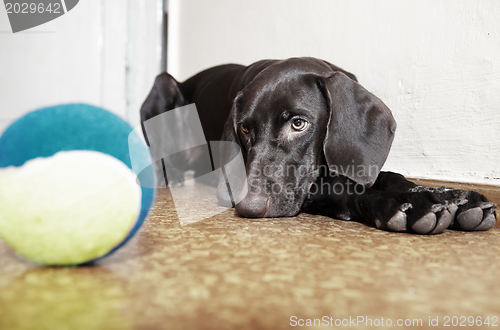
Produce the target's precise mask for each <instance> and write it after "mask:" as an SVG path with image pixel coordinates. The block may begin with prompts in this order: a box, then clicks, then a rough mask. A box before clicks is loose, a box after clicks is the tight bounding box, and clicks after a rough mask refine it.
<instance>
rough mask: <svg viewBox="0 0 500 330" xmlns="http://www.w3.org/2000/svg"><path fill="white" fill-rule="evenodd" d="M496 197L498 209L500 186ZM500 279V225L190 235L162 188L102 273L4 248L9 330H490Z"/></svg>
mask: <svg viewBox="0 0 500 330" xmlns="http://www.w3.org/2000/svg"><path fill="white" fill-rule="evenodd" d="M189 189H193V188H192V187H191V188H189V187H188V190H189ZM486 190H487V192H488V193H489V197H490V198H491V199H493V201H495V202H496V203H499V202H500V198H499V196H500V193H499V192H498V188H490V189H486ZM186 194H187V195H186V196H188V199H190V200H191V201H192V202H195V203H197V204H196V206H194V207H188V208H187V209H190V210H191V211H193V212H195V213H196V209H197V208H203V207H204V206H203V201H202V200H200V199H198V200H196V199H195V198H193V197H192V196H191V195H189V194H190V193H189V191H188V192H187V193H186ZM499 277H500V229H499V227H498V226H496V227H495V228H493V229H492V230H490V231H488V232H476V233H464V232H455V231H445V233H443V234H441V235H437V236H417V235H408V234H395V233H389V232H384V231H380V230H377V229H375V228H373V227H371V226H368V225H366V224H360V223H354V222H345V221H338V220H333V219H329V218H326V217H321V216H312V215H308V214H300V215H299V216H297V217H295V218H281V219H244V218H239V217H237V216H235V215H234V214H233V210H226V211H224V212H223V213H221V214H219V215H216V216H213V217H211V218H209V219H207V220H203V221H199V222H196V223H192V224H190V225H187V226H181V225H180V224H179V221H178V220H177V217H176V212H175V210H174V207H173V203H172V198H171V195H170V193H169V192H168V190H165V189H163V190H162V191H160V193H159V197H158V200H157V203H156V207H155V208H154V210H153V211H152V214H151V216H150V217H149V220H148V221H147V223H146V224H145V226H144V227H143V228H142V230H141V231H140V233H139V234H138V235H137V236H136V237H135V238H134V239H133V240H132V241H131V242H130V243H129V244H128V245H126V246H125V247H124V248H123V249H121V250H120V251H118V252H117V253H116V254H114V255H113V256H111V257H109V258H107V259H104V260H103V261H101V262H100V263H99V265H98V266H94V267H77V268H64V267H63V268H40V267H36V266H33V265H30V264H28V263H26V262H24V261H22V260H20V259H18V258H17V257H16V256H15V254H14V253H13V252H12V251H11V250H10V249H9V248H8V247H7V246H6V245H5V244H4V243H3V242H0V329H2V330H3V329H8V330H13V329H37V330H39V329H51V330H52V329H86V330H88V329H287V328H297V327H291V325H290V324H291V323H292V324H293V320H295V319H292V322H291V320H290V317H292V316H296V317H297V321H298V320H299V319H303V320H304V322H307V319H320V318H322V317H323V316H325V317H326V318H325V319H323V320H326V319H328V320H329V321H328V322H330V317H331V318H332V319H331V322H332V323H333V327H332V328H334V327H335V326H334V325H335V320H336V319H338V321H337V322H341V320H343V319H349V317H351V318H356V317H358V316H359V317H368V318H370V319H371V321H372V323H374V324H376V323H377V321H378V322H379V324H380V322H384V323H383V324H387V322H388V319H390V320H391V322H392V324H393V325H395V324H396V323H397V322H398V321H397V320H398V319H401V320H403V322H404V321H405V319H411V320H412V321H413V319H415V320H417V319H421V320H422V326H421V327H419V328H427V327H428V326H427V325H428V322H429V317H430V318H431V319H436V318H438V322H439V325H440V326H442V325H443V323H444V321H445V316H450V317H452V316H458V317H460V316H465V317H469V316H474V317H478V316H481V317H482V319H483V320H485V319H486V317H489V320H490V322H491V321H493V316H496V317H500V280H499ZM381 318H384V321H381ZM462 320H463V319H462ZM469 320H470V319H469ZM316 322H317V321H316ZM346 322H347V321H344V324H346ZM349 324H350V325H352V324H353V323H349ZM449 324H450V325H451V324H452V322H451V320H450V322H449ZM464 324H467V322H466V323H464ZM496 324H497V325H498V324H500V321H497V322H496ZM316 325H318V323H316ZM365 325H366V323H364V322H361V323H360V324H359V328H365ZM484 327H485V326H483V327H481V328H484ZM325 328H328V327H325ZM351 328H353V329H354V328H355V327H353V326H352V327H351ZM368 328H377V329H383V328H385V327H382V326H378V327H375V326H373V327H368ZM469 328H470V327H469ZM486 328H488V327H486Z"/></svg>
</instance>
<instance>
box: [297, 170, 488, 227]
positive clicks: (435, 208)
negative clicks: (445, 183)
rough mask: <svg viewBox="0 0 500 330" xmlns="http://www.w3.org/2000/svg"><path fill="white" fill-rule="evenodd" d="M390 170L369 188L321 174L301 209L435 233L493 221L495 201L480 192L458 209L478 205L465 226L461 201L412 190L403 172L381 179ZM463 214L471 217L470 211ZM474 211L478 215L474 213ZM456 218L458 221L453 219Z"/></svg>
mask: <svg viewBox="0 0 500 330" xmlns="http://www.w3.org/2000/svg"><path fill="white" fill-rule="evenodd" d="M393 174H394V173H392V174H387V177H385V175H386V174H385V173H384V174H382V177H381V178H380V180H379V181H378V182H377V184H376V185H374V187H372V188H364V186H361V185H357V184H356V183H355V182H354V181H352V180H350V179H348V178H346V177H344V176H331V177H330V176H328V177H321V178H319V179H318V180H317V181H316V182H315V185H318V187H314V185H313V187H312V188H311V191H310V193H309V195H308V197H307V198H306V200H305V201H304V204H303V205H302V210H303V211H305V212H308V213H316V214H323V215H328V216H331V217H333V218H336V219H341V220H369V221H371V222H373V223H375V225H376V226H377V228H380V229H385V230H390V231H399V232H414V233H418V234H438V233H441V232H443V231H444V230H445V229H446V228H448V227H452V228H457V229H461V230H486V229H489V228H491V227H492V226H493V225H494V223H495V215H494V209H495V207H496V205H494V204H491V203H488V202H485V201H484V200H485V198H484V196H482V195H479V194H477V193H471V194H469V196H473V197H474V198H475V199H474V201H473V203H476V204H474V205H476V206H474V207H469V208H466V209H464V210H465V211H460V212H462V214H463V212H466V211H467V210H470V209H472V210H476V208H478V207H479V210H481V211H482V213H481V216H480V217H479V221H477V218H476V219H474V221H476V223H477V225H476V226H475V227H473V228H471V227H465V228H464V227H463V226H462V225H461V224H462V223H468V221H471V220H470V219H464V220H465V221H463V220H462V219H461V217H460V213H459V210H458V209H459V208H460V207H462V206H464V205H462V204H460V203H462V202H463V201H461V200H457V201H454V202H453V201H451V200H446V199H445V200H443V199H442V197H441V196H440V194H439V192H438V193H436V192H434V191H430V190H426V189H417V190H415V191H413V190H412V189H415V188H418V187H419V186H417V185H415V184H414V183H411V182H410V181H407V180H406V179H404V177H402V176H399V177H395V176H397V175H396V174H394V175H395V176H394V177H392V179H391V180H387V182H384V181H385V179H390V176H392V175H393ZM316 188H317V189H316ZM468 193H470V192H468ZM481 196H482V197H481ZM466 203H467V202H466ZM468 203H470V201H469V202H468ZM481 203H487V204H481ZM457 204H460V205H457ZM485 206H486V207H485ZM472 212H476V211H472ZM472 212H471V213H472ZM465 215H467V217H468V218H472V217H471V216H470V214H469V213H465ZM473 215H474V216H476V217H478V216H477V215H476V214H473ZM455 219H457V220H456V221H455V222H458V224H456V223H454V220H455ZM478 222H479V223H478ZM469 228H470V229H469Z"/></svg>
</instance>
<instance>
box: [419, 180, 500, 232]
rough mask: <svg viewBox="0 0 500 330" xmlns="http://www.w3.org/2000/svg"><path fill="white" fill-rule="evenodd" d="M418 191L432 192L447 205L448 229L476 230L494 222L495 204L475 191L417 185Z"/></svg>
mask: <svg viewBox="0 0 500 330" xmlns="http://www.w3.org/2000/svg"><path fill="white" fill-rule="evenodd" d="M415 189H416V190H419V191H427V192H432V193H433V194H435V195H437V196H438V197H439V199H440V200H441V201H442V202H443V203H445V204H447V205H449V208H450V210H451V211H452V212H451V214H452V217H453V221H452V222H451V224H450V229H455V230H464V231H476V230H488V229H490V228H492V227H493V226H494V225H495V223H496V213H495V210H496V208H497V205H496V204H494V203H491V202H489V201H488V199H487V198H486V197H485V196H484V195H481V194H479V193H477V192H475V191H467V190H460V189H451V188H446V187H438V188H429V187H422V186H418V187H417V188H415Z"/></svg>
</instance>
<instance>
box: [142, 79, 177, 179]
mask: <svg viewBox="0 0 500 330" xmlns="http://www.w3.org/2000/svg"><path fill="white" fill-rule="evenodd" d="M185 103H186V101H185V98H184V96H183V95H182V92H181V90H180V88H179V83H178V82H177V81H176V80H175V79H174V77H172V76H171V75H169V74H168V73H166V72H164V73H162V74H160V75H159V76H158V77H156V80H155V82H154V85H153V88H152V89H151V92H150V93H149V95H148V97H147V98H146V100H145V101H144V103H143V105H142V107H141V125H142V131H143V133H144V138H145V139H146V143H147V144H148V145H150V141H149V139H148V136H147V134H146V129H145V127H144V122H145V121H147V120H148V119H151V118H153V117H155V116H157V115H159V114H162V113H164V112H167V111H169V110H173V109H175V108H178V107H181V106H183V105H185ZM171 134H174V133H173V132H170V131H169V130H164V131H163V132H162V135H163V136H162V138H161V139H159V141H155V143H157V144H158V143H159V144H168V143H172V142H171V141H174V139H173V138H171V137H170V136H169V135H171ZM181 156H183V155H174V156H172V157H166V158H163V159H161V160H157V161H155V162H154V167H155V174H156V178H157V181H158V185H159V186H160V187H165V186H166V185H170V186H175V185H182V184H183V183H184V171H182V170H180V169H178V168H177V167H176V166H175V162H176V159H175V158H179V157H181ZM181 162H182V160H181ZM166 172H168V174H169V180H168V181H167V179H166Z"/></svg>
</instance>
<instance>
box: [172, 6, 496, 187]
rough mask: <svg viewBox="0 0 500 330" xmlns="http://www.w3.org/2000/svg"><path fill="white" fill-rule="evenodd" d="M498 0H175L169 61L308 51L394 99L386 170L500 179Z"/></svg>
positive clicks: (184, 66) (180, 67)
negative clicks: (394, 130) (393, 124)
mask: <svg viewBox="0 0 500 330" xmlns="http://www.w3.org/2000/svg"><path fill="white" fill-rule="evenodd" d="M499 17H500V2H499V1H496V0H482V1H479V0H473V1H471V0H456V1H444V0H432V1H410V0H405V1H392V0H386V1H331V0H315V1H304V0H273V1H268V0H253V1H235V0H211V1H204V0H171V1H170V2H169V45H168V47H169V54H168V68H169V71H170V72H171V73H172V74H173V75H174V76H175V77H176V78H178V79H180V80H183V79H185V78H187V77H189V76H190V75H192V74H194V73H196V72H197V71H199V70H202V69H204V68H207V67H209V66H213V65H217V64H222V63H228V62H233V63H241V64H250V63H252V62H254V61H256V60H259V59H265V58H288V57H293V56H314V57H319V58H323V59H325V60H328V61H330V62H332V63H334V64H336V65H338V66H341V67H343V68H344V69H346V70H349V71H351V72H353V73H355V74H356V75H357V76H358V78H359V80H360V82H361V83H362V84H363V85H364V86H365V87H366V88H367V89H368V90H370V91H371V92H373V93H374V94H376V95H377V96H379V97H380V98H382V99H383V100H384V102H385V103H386V104H387V105H388V106H389V107H390V108H391V109H392V111H393V113H394V116H395V118H396V120H397V122H398V132H397V136H396V139H395V141H394V144H393V148H392V151H391V154H390V156H389V159H388V161H387V163H386V166H385V167H384V169H385V170H393V171H397V172H400V173H403V174H405V175H409V176H412V177H424V178H434V179H443V180H458V181H467V182H483V183H484V182H486V183H492V184H500V166H499V164H500V143H499V140H500V131H499V130H498V128H499V126H500V125H499V124H500V20H499V19H498V18H499Z"/></svg>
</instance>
